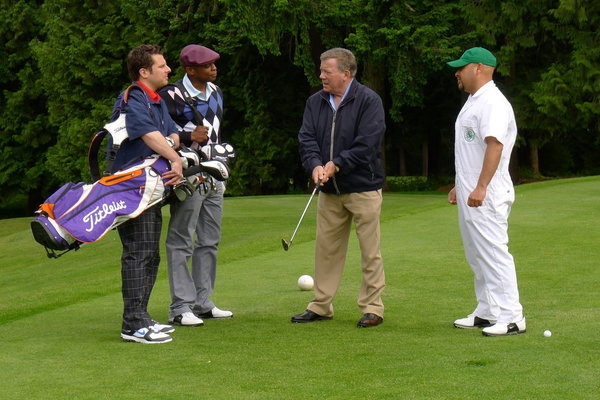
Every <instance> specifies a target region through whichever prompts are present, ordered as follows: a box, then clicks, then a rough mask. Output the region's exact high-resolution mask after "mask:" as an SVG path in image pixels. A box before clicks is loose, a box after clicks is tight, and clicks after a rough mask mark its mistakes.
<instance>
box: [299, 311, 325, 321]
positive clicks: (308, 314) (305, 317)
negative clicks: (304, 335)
mask: <svg viewBox="0 0 600 400" xmlns="http://www.w3.org/2000/svg"><path fill="white" fill-rule="evenodd" d="M331 318H332V317H324V316H322V315H319V314H317V313H314V312H312V311H310V310H306V311H304V312H303V313H302V314H296V315H294V316H292V322H315V321H326V320H330V319H331Z"/></svg>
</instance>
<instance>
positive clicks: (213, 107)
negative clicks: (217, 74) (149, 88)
mask: <svg viewBox="0 0 600 400" xmlns="http://www.w3.org/2000/svg"><path fill="white" fill-rule="evenodd" d="M177 84H179V85H182V81H179V82H177ZM207 85H209V86H210V87H211V89H212V93H211V94H210V97H209V98H208V100H201V99H199V98H197V97H194V99H193V100H194V105H195V107H196V109H197V110H198V112H199V113H200V115H201V116H202V121H201V125H204V126H206V127H208V132H209V135H208V142H207V143H202V145H205V144H211V143H223V140H222V137H221V134H220V133H221V121H222V119H223V92H221V88H219V87H218V86H217V85H215V84H214V83H212V82H207ZM158 93H159V94H160V96H161V98H162V99H163V101H164V102H165V103H166V104H167V108H168V109H169V114H171V118H173V121H175V123H176V124H177V127H178V128H179V129H180V130H182V131H184V132H192V131H193V130H194V129H195V128H196V126H197V125H200V124H199V123H198V122H197V121H196V115H195V113H194V111H193V110H192V108H191V107H190V105H189V104H188V103H187V102H186V101H185V98H184V97H183V94H182V93H181V91H180V89H179V88H178V87H177V86H175V85H173V84H169V85H167V86H165V87H163V88H162V89H160V90H159V91H158ZM182 138H184V139H183V140H182V142H183V144H185V145H186V146H192V147H197V144H196V143H192V142H191V140H186V139H185V135H183V136H182Z"/></svg>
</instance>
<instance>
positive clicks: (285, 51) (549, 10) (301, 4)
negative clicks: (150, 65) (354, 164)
mask: <svg viewBox="0 0 600 400" xmlns="http://www.w3.org/2000/svg"><path fill="white" fill-rule="evenodd" d="M599 8H600V5H599V3H598V2H597V1H592V0H578V1H574V0H560V1H556V0H526V1H517V0H510V1H503V2H499V1H492V0H481V1H471V0H462V1H434V0H413V1H396V0H329V1H321V0H318V1H312V0H268V1H267V0H265V1H262V0H260V1H259V0H244V1H239V0H202V1H201V0H163V1H158V0H151V1H141V0H116V1H101V0H86V1H74V0H46V1H26V0H16V1H12V2H8V1H2V2H1V3H0V22H1V24H0V40H1V41H2V43H3V45H2V47H0V56H1V57H2V60H3V62H2V63H0V82H1V84H2V86H1V87H2V91H1V92H0V169H1V171H2V173H1V174H0V201H2V200H6V199H7V198H9V197H12V196H15V195H17V194H20V195H23V196H26V197H27V198H28V203H29V205H28V212H31V211H33V209H34V208H35V206H36V205H37V203H39V201H41V200H42V199H43V198H44V197H46V196H47V195H49V194H50V193H52V192H53V191H54V190H55V189H56V187H58V186H59V185H61V184H62V183H64V182H65V181H80V180H89V171H88V168H87V164H86V156H87V146H88V143H89V140H90V138H91V137H92V135H93V134H94V133H95V132H96V131H97V130H99V129H100V128H101V126H102V125H103V124H104V123H105V122H106V121H107V118H108V116H109V114H110V110H111V107H112V104H113V101H114V98H115V97H116V96H117V95H118V93H119V92H120V91H121V90H122V89H123V88H124V87H125V86H126V85H127V84H128V83H129V77H128V76H127V72H126V68H125V58H126V56H127V53H128V51H129V50H130V49H131V48H132V47H134V46H136V45H139V44H141V43H157V44H160V45H162V46H163V48H164V49H165V56H166V58H167V61H168V63H169V65H170V66H171V68H172V69H173V74H172V79H173V80H174V79H178V78H180V77H181V76H182V74H183V71H182V70H181V68H179V65H178V64H179V60H178V54H179V51H180V49H181V48H182V47H183V46H184V45H186V44H189V43H199V44H203V45H207V46H210V47H213V48H214V49H216V50H217V51H219V52H220V53H221V55H222V57H221V60H220V61H219V63H218V68H219V80H218V82H217V83H218V84H219V85H220V86H221V87H222V89H223V92H224V96H225V122H224V126H223V134H224V136H225V137H226V139H227V141H229V142H230V143H232V144H233V145H234V146H235V147H236V151H237V154H238V158H237V161H236V163H235V165H234V170H233V178H232V179H231V180H230V182H229V188H228V190H229V194H235V195H241V194H270V193H284V192H289V191H302V190H304V189H305V188H306V178H307V175H306V173H305V172H304V171H302V169H301V167H300V165H299V157H298V154H297V139H296V135H297V130H298V127H299V126H300V123H301V117H302V112H303V108H304V102H305V100H306V98H307V97H308V96H309V95H310V94H311V93H313V92H314V91H315V90H317V89H318V88H319V86H320V82H319V80H318V66H319V55H320V53H321V52H322V51H324V50H325V49H327V48H330V47H347V48H350V49H351V50H353V51H354V53H355V54H356V56H357V59H358V62H359V72H358V79H359V80H360V81H362V82H363V83H365V84H367V85H369V86H370V87H372V88H373V89H374V90H376V91H377V92H378V93H379V94H380V95H381V96H382V98H383V101H384V106H385V108H386V110H387V114H388V115H387V125H388V130H387V135H386V142H385V148H384V151H385V162H386V172H387V173H388V174H389V175H423V176H436V175H440V176H444V175H445V176H451V175H452V174H453V162H452V159H453V150H452V142H453V124H454V118H455V117H456V113H457V112H458V109H459V108H460V105H461V99H464V96H463V97H462V98H461V95H460V93H458V91H457V89H456V83H455V79H454V77H453V76H452V72H451V71H450V70H448V69H447V68H446V67H445V62H446V61H448V60H450V59H453V58H456V57H458V56H460V54H461V53H462V51H464V49H466V48H468V47H471V46H474V45H482V46H486V47H488V48H489V49H490V50H492V51H493V52H494V53H495V54H496V55H497V57H498V59H499V60H500V65H499V67H498V71H497V74H496V78H495V79H496V81H497V83H498V85H499V86H500V88H501V89H502V90H503V91H504V92H505V93H506V95H507V97H508V98H509V99H510V100H511V102H512V104H513V107H514V108H515V113H516V114H517V122H518V125H519V128H520V135H521V139H520V141H519V142H518V143H519V146H520V147H521V149H520V150H519V151H520V152H521V153H522V154H520V155H519V157H515V159H516V160H521V162H522V163H527V164H530V168H531V170H532V171H533V175H540V174H542V173H543V172H544V171H545V172H546V173H550V172H551V173H552V174H577V173H589V172H593V171H598V165H599V164H600V156H598V154H600V133H599V131H600V126H599V120H600V119H599V114H600V105H599V102H598V94H599V93H600V78H599V77H600V71H599V64H600V63H599V58H600V50H599V49H600V46H599V43H598V33H597V27H598V24H599V20H598V19H599V18H600V17H599V15H600V9H599ZM544 146H547V149H546V150H545V149H544ZM561 146H562V148H561ZM559 148H561V151H560V152H558V149H559ZM538 150H539V151H538ZM538 153H539V154H538ZM538 156H539V157H540V158H541V159H542V162H538V161H537V160H538ZM545 156H546V157H547V158H548V161H550V160H561V161H560V162H558V163H557V164H555V163H554V161H552V163H551V164H549V163H548V162H547V161H544V160H543V158H544V157H545ZM528 158H530V159H531V160H532V161H530V160H528ZM540 166H541V170H540Z"/></svg>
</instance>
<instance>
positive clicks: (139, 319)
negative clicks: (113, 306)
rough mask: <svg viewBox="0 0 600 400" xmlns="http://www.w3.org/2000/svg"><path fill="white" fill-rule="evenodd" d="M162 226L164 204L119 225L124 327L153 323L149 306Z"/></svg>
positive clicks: (158, 262)
mask: <svg viewBox="0 0 600 400" xmlns="http://www.w3.org/2000/svg"><path fill="white" fill-rule="evenodd" d="M161 228H162V212H161V208H160V205H158V206H154V207H152V208H149V209H147V210H146V211H144V212H143V213H142V214H140V216H138V217H137V218H133V219H130V220H129V221H127V222H125V223H123V224H121V225H119V226H118V227H117V229H118V231H119V237H120V238H121V243H122V244H123V254H122V256H121V279H122V282H123V286H122V293H123V305H124V309H123V327H122V329H140V328H144V327H147V326H150V325H152V318H151V317H150V315H149V314H148V310H147V308H148V301H149V300H150V293H151V292H152V288H153V287H154V283H155V282H156V276H157V274H158V265H159V264H160V252H159V250H160V247H159V246H160V233H161Z"/></svg>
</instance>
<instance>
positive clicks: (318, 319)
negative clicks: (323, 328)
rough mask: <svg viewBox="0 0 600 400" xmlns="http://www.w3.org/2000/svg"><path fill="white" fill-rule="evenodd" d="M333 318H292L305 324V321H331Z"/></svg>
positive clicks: (293, 320) (295, 321)
mask: <svg viewBox="0 0 600 400" xmlns="http://www.w3.org/2000/svg"><path fill="white" fill-rule="evenodd" d="M332 319H333V317H319V318H314V319H293V318H292V322H293V323H295V324H304V323H308V322H316V321H330V320H332Z"/></svg>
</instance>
